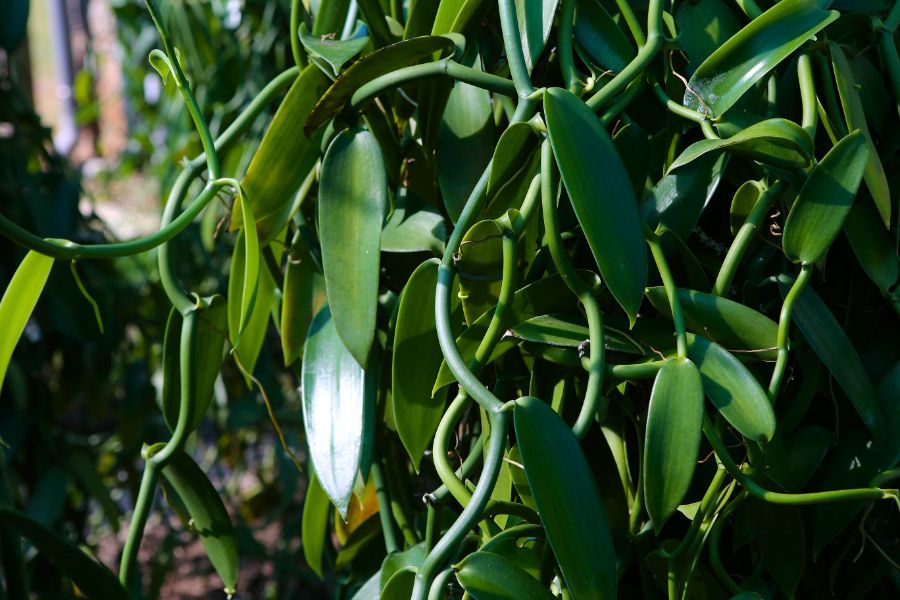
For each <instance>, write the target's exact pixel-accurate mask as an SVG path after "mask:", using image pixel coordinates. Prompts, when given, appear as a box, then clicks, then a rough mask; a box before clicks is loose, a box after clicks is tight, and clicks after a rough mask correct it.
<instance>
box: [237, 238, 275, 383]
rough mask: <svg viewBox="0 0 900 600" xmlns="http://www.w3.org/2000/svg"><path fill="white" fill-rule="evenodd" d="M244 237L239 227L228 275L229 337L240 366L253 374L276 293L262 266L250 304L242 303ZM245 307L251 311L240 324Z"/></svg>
mask: <svg viewBox="0 0 900 600" xmlns="http://www.w3.org/2000/svg"><path fill="white" fill-rule="evenodd" d="M243 237H244V231H243V230H241V232H240V233H239V234H238V239H237V242H236V243H235V246H234V254H233V255H232V257H231V269H230V271H229V275H228V339H229V341H230V342H231V344H232V346H233V348H232V352H233V353H234V354H236V355H237V356H238V360H240V362H241V365H242V366H243V368H244V369H245V370H246V371H247V372H248V373H252V372H253V369H254V368H255V367H256V360H257V359H258V358H259V353H260V351H261V350H262V345H263V342H264V341H265V337H266V329H267V327H268V325H269V316H270V314H271V311H270V308H271V305H272V298H273V297H274V295H275V282H274V281H273V280H272V276H271V275H270V274H269V271H268V269H263V270H262V271H260V272H259V277H258V284H257V289H256V294H255V295H254V299H253V302H252V303H250V304H249V305H248V304H245V303H244V302H243V297H244V292H245V289H246V286H244V277H245V275H246V273H247V268H246V258H245V256H246V254H245V251H246V244H244V243H243ZM245 307H247V308H248V309H249V310H250V312H249V314H248V315H247V316H246V322H245V323H244V325H243V326H242V325H241V321H242V310H243V309H244V308H245ZM238 336H240V338H239V337H238ZM244 379H245V381H246V382H247V385H248V386H249V385H250V384H251V381H250V379H249V377H247V376H246V375H245V376H244Z"/></svg>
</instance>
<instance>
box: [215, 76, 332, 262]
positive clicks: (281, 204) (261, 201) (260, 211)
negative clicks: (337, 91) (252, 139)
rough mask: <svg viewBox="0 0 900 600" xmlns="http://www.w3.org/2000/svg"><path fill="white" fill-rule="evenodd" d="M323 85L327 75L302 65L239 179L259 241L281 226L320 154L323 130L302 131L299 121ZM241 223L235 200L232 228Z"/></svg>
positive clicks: (263, 243) (304, 117)
mask: <svg viewBox="0 0 900 600" xmlns="http://www.w3.org/2000/svg"><path fill="white" fill-rule="evenodd" d="M327 85H328V78H327V77H325V75H324V74H323V73H322V71H320V70H319V69H318V67H316V66H315V65H309V66H308V67H306V68H305V69H303V71H302V72H301V73H300V76H299V77H297V81H295V82H294V84H293V85H292V86H291V89H289V90H288V93H287V95H286V96H285V97H284V100H282V102H281V105H280V106H279V107H278V111H277V112H276V113H275V117H274V118H273V119H272V122H271V123H270V124H269V127H268V129H266V134H265V135H264V136H263V140H262V142H261V143H260V145H259V148H258V149H257V150H256V153H255V154H254V155H253V160H251V161H250V166H249V167H248V168H247V174H246V175H245V176H244V179H243V180H242V181H241V187H242V188H243V189H244V191H245V192H246V194H247V201H248V202H249V204H250V207H251V208H252V209H253V215H254V216H255V217H256V227H257V230H258V231H259V243H260V245H262V246H265V245H266V244H268V243H269V242H270V241H272V239H273V238H274V237H275V236H276V235H277V234H278V233H279V232H280V231H281V230H282V229H284V226H285V225H286V224H287V222H288V219H289V218H290V213H291V207H292V205H293V201H294V196H295V195H296V194H297V191H298V190H299V189H300V186H301V184H302V183H303V180H304V179H306V176H307V175H308V174H309V172H310V170H311V169H312V168H313V166H314V165H315V164H316V161H317V160H318V158H319V146H320V145H321V136H314V137H312V138H308V137H306V136H303V135H300V134H299V133H298V131H297V124H298V123H302V122H303V121H305V120H306V118H307V115H309V114H310V111H311V110H312V109H313V106H314V105H315V103H316V101H317V100H318V99H319V97H320V96H321V95H322V94H323V93H324V92H325V89H326V86H327ZM242 224H243V219H242V213H241V207H240V204H237V203H236V204H235V209H234V213H233V214H232V215H231V229H232V230H234V229H237V228H238V227H240V226H241V225H242Z"/></svg>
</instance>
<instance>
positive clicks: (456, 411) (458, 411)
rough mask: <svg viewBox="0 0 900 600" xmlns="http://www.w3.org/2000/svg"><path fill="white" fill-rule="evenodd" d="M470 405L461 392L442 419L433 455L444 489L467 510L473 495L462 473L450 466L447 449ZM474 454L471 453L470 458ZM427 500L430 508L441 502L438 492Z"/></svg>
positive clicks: (436, 435)
mask: <svg viewBox="0 0 900 600" xmlns="http://www.w3.org/2000/svg"><path fill="white" fill-rule="evenodd" d="M468 405H469V396H468V395H467V394H466V393H465V392H464V391H460V393H459V394H457V396H456V398H454V399H453V402H451V403H450V406H448V407H447V410H446V411H445V412H444V414H443V416H442V417H441V421H440V423H439V424H438V428H437V431H436V432H435V434H434V445H433V450H432V453H431V456H432V461H433V462H434V469H435V471H437V475H438V477H439V478H440V480H441V482H442V483H443V484H444V485H443V489H446V490H447V491H448V492H449V493H450V495H452V496H453V498H454V499H455V500H456V501H457V502H458V503H459V504H460V506H462V507H463V508H465V506H466V505H467V504H468V503H469V500H471V498H472V493H471V492H469V490H468V488H466V486H465V485H464V484H463V482H462V477H463V476H462V473H460V474H459V475H457V474H456V473H455V472H454V470H453V467H452V466H451V465H450V461H449V460H448V458H447V449H448V448H449V444H450V437H451V435H452V433H453V430H454V428H455V427H456V423H457V421H459V419H461V418H462V415H463V413H464V412H465V410H466V407H467V406H468ZM473 454H474V452H473V453H470V454H469V457H471V456H472V455H473ZM467 458H468V457H467ZM439 491H440V490H439ZM442 499H443V498H440V500H442ZM427 500H428V503H429V506H431V505H432V504H435V503H437V502H438V501H439V498H438V497H437V492H435V493H433V494H431V496H429V497H428V498H427Z"/></svg>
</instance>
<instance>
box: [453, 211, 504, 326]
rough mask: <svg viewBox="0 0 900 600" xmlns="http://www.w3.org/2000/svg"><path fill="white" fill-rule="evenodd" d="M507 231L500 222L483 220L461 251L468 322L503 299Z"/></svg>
mask: <svg viewBox="0 0 900 600" xmlns="http://www.w3.org/2000/svg"><path fill="white" fill-rule="evenodd" d="M502 238H503V230H502V229H501V228H500V225H499V224H497V222H496V221H493V220H491V221H479V222H477V223H475V224H474V225H472V227H471V228H469V230H468V231H467V232H466V234H465V235H464V236H463V239H462V242H461V243H460V246H459V250H458V251H457V260H456V261H455V262H456V266H457V269H458V270H459V299H460V300H461V301H462V308H463V314H464V315H465V317H466V323H467V324H471V323H472V322H473V321H475V320H476V319H477V318H478V317H479V316H480V315H482V314H483V313H485V312H486V311H488V310H489V309H490V308H491V307H493V306H494V304H496V303H497V299H498V298H499V297H500V280H501V274H502V270H503V246H502V241H501V240H502Z"/></svg>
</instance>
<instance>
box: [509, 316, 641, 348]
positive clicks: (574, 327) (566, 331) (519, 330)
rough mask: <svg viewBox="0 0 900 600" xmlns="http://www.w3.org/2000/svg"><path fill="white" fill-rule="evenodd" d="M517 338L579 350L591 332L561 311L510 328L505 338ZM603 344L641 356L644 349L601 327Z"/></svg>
mask: <svg viewBox="0 0 900 600" xmlns="http://www.w3.org/2000/svg"><path fill="white" fill-rule="evenodd" d="M510 337H512V338H516V339H519V340H524V341H526V342H534V343H536V344H546V345H549V346H559V347H562V348H581V347H583V346H584V344H585V343H586V342H588V341H589V339H588V338H589V337H590V332H589V330H588V326H587V322H586V321H585V319H584V317H583V316H581V315H580V314H578V313H573V312H564V313H551V314H545V315H538V316H536V317H532V318H531V319H528V320H525V321H522V322H521V323H516V324H515V325H513V326H512V327H510V328H509V329H508V330H507V331H506V334H505V335H504V338H510ZM603 343H604V345H605V347H606V349H607V350H613V351H615V352H625V353H627V354H639V355H644V354H645V353H646V352H645V349H644V347H643V346H641V345H640V344H639V343H637V342H636V341H635V340H634V338H633V337H632V336H630V335H628V334H627V333H626V332H624V331H622V330H620V329H616V328H615V327H612V326H610V324H609V323H604V324H603Z"/></svg>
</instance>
